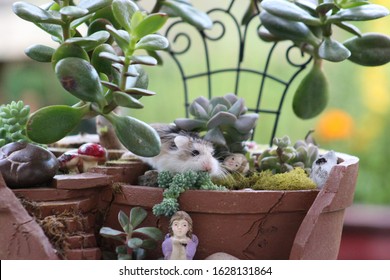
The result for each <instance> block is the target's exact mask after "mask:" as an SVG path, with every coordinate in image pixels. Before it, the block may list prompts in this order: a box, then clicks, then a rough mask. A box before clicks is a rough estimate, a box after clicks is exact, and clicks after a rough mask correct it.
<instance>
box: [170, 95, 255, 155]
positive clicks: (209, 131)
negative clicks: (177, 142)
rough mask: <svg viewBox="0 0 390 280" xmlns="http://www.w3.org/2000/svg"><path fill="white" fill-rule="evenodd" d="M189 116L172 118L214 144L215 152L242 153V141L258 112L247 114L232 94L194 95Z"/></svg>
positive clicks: (243, 150)
mask: <svg viewBox="0 0 390 280" xmlns="http://www.w3.org/2000/svg"><path fill="white" fill-rule="evenodd" d="M189 112H190V114H191V115H192V116H193V118H179V119H176V120H175V124H176V126H177V127H179V128H180V129H183V130H187V131H196V132H204V133H205V134H204V135H203V138H204V139H205V140H207V141H210V142H212V143H213V144H214V145H215V146H216V150H217V153H218V152H219V153H223V152H228V153H245V145H244V142H245V141H247V140H248V139H250V137H251V136H252V132H253V129H254V127H255V126H256V123H257V119H258V117H259V116H258V114H255V113H247V108H246V107H245V104H244V99H242V98H238V97H237V96H236V95H234V94H226V95H225V96H222V97H214V98H212V99H210V100H208V99H206V98H205V97H198V98H197V99H195V100H194V101H193V102H192V104H191V105H190V107H189Z"/></svg>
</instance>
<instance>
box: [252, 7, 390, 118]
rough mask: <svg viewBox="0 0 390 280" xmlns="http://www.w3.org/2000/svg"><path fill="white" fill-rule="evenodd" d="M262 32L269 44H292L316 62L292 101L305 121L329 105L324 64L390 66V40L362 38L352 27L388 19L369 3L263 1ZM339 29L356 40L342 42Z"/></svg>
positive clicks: (382, 9)
mask: <svg viewBox="0 0 390 280" xmlns="http://www.w3.org/2000/svg"><path fill="white" fill-rule="evenodd" d="M260 7H261V12H260V20H261V23H262V27H261V28H260V29H259V35H260V37H261V38H262V39H263V40H265V41H279V40H291V41H293V42H294V44H295V45H296V46H298V47H299V48H300V49H301V50H302V51H304V52H306V53H309V54H310V55H312V56H313V58H314V63H313V66H312V68H311V70H310V71H309V73H308V74H307V75H306V76H305V78H304V79H303V80H302V81H301V83H300V85H299V86H298V88H297V91H296V92H295V95H294V98H293V110H294V112H295V114H296V115H297V116H298V117H300V118H303V119H308V118H312V117H315V116H316V115H318V114H319V113H321V112H322V110H323V109H324V108H325V107H326V105H327V102H328V82H327V79H326V77H325V75H324V73H323V71H322V61H323V60H327V61H332V62H340V61H344V60H346V59H348V60H350V61H352V62H354V63H357V64H359V65H363V66H379V65H383V64H385V63H388V62H389V61H390V37H389V36H386V35H383V34H379V33H365V34H362V33H361V32H360V30H359V28H358V27H357V26H355V25H353V24H351V23H350V22H359V21H367V20H374V19H378V18H382V17H385V16H387V15H388V14H389V11H388V9H387V8H385V7H383V6H381V5H377V4H371V3H370V2H369V1H367V0H333V1H323V0H318V1H316V0H309V1H300V0H295V1H289V0H262V1H261V5H260ZM335 27H337V28H340V29H342V30H344V31H346V32H347V33H350V34H352V35H353V36H352V37H351V38H349V39H347V40H346V41H344V42H339V41H338V40H337V39H336V38H335V36H334V32H333V29H334V28H335Z"/></svg>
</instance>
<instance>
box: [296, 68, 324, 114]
mask: <svg viewBox="0 0 390 280" xmlns="http://www.w3.org/2000/svg"><path fill="white" fill-rule="evenodd" d="M328 95H329V93H328V82H327V79H326V77H325V75H324V73H323V71H322V69H321V66H320V63H319V62H318V61H316V62H315V63H314V64H313V67H312V69H311V70H310V72H309V73H308V74H307V75H306V76H305V77H304V79H303V80H302V81H301V83H300V84H299V86H298V88H297V91H296V92H295V94H294V97H293V111H294V113H295V114H296V115H297V116H298V117H300V118H302V119H310V118H314V117H315V116H317V115H318V114H319V113H321V112H322V111H323V110H324V109H325V107H326V105H327V102H328Z"/></svg>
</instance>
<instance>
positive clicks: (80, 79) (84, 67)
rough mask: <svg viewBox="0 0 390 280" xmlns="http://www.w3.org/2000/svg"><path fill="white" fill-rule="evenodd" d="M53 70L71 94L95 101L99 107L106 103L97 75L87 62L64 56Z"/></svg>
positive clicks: (84, 99)
mask: <svg viewBox="0 0 390 280" xmlns="http://www.w3.org/2000/svg"><path fill="white" fill-rule="evenodd" d="M55 72H56V74H57V77H58V79H59V81H60V82H61V85H62V86H63V87H64V89H66V90H67V91H68V92H70V93H71V94H72V95H74V96H76V97H77V98H79V99H81V100H83V101H90V102H96V103H98V104H99V106H100V108H103V107H104V106H105V105H106V104H105V103H106V101H105V99H104V96H103V87H102V85H101V83H100V78H99V75H98V73H97V71H96V70H95V68H93V66H92V65H91V64H90V63H89V62H87V61H85V60H84V59H81V58H77V57H69V58H64V59H62V60H60V61H59V62H58V63H57V65H56V67H55Z"/></svg>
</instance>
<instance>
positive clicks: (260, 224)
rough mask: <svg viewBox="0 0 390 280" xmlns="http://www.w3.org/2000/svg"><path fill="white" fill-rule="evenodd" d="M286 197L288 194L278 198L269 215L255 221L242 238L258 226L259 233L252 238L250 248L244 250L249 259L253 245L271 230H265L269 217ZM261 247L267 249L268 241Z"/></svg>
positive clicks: (266, 214) (268, 212)
mask: <svg viewBox="0 0 390 280" xmlns="http://www.w3.org/2000/svg"><path fill="white" fill-rule="evenodd" d="M285 195H286V192H283V193H282V194H281V196H280V197H279V198H278V200H277V201H276V202H275V203H274V204H273V205H272V206H271V207H270V208H269V210H268V211H267V213H265V215H264V216H263V217H262V218H259V219H258V220H256V221H254V222H253V224H252V225H251V226H250V228H249V229H248V231H246V232H245V233H244V234H243V235H242V236H245V235H247V234H250V232H252V231H253V230H256V229H255V228H256V225H257V233H256V234H255V236H254V237H253V238H252V240H251V241H250V242H249V244H248V246H247V247H246V248H245V249H244V250H243V254H244V255H245V256H246V257H247V258H251V256H250V254H251V252H250V248H251V247H252V245H254V244H255V243H256V240H257V239H258V238H259V237H260V236H261V235H263V234H264V233H267V232H268V231H269V230H268V229H265V228H264V225H265V224H266V222H267V220H268V218H269V215H270V214H272V213H273V212H274V211H275V209H276V208H277V207H278V206H279V205H280V204H281V203H282V201H283V198H284V196H285ZM273 230H277V228H276V229H271V231H273ZM259 246H260V247H263V246H264V247H265V246H267V241H266V240H263V242H262V245H259Z"/></svg>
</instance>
